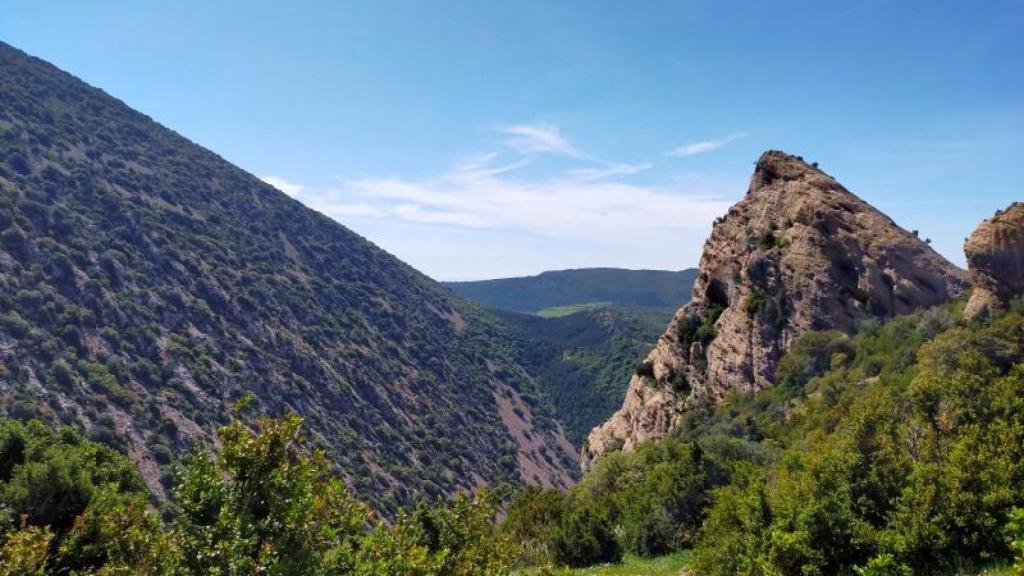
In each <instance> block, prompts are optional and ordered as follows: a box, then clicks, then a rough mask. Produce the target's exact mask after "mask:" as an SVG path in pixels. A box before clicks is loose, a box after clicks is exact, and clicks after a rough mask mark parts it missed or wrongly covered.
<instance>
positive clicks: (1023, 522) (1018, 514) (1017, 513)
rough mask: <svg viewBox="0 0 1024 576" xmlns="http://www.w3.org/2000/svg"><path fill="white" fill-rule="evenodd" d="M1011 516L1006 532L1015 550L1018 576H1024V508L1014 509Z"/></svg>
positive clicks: (1015, 566) (1015, 565) (1011, 547)
mask: <svg viewBox="0 0 1024 576" xmlns="http://www.w3.org/2000/svg"><path fill="white" fill-rule="evenodd" d="M1009 516H1010V518H1009V520H1008V521H1007V523H1006V528H1005V529H1004V532H1005V535H1006V539H1007V540H1008V541H1009V543H1010V549H1011V550H1013V554H1014V568H1016V570H1017V576H1024V508H1014V509H1013V510H1011V511H1010V514H1009Z"/></svg>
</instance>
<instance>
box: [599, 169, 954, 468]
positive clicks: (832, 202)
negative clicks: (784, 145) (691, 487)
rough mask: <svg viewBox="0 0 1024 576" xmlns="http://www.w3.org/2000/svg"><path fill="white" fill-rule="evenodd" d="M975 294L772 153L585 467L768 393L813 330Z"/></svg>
mask: <svg viewBox="0 0 1024 576" xmlns="http://www.w3.org/2000/svg"><path fill="white" fill-rule="evenodd" d="M965 286H966V282H965V278H964V273H963V271H961V270H960V269H958V268H957V267H956V266H954V265H953V264H951V263H950V262H948V261H947V260H945V259H944V258H943V257H942V256H940V255H939V254H937V253H936V252H935V251H933V250H932V249H931V248H930V247H929V246H928V245H927V244H926V243H925V242H923V241H922V240H920V239H918V238H917V237H916V236H915V235H914V234H911V233H910V232H907V231H906V230H904V229H902V228H900V227H899V226H897V225H896V224H895V223H894V222H893V221H892V220H890V219H889V218H888V217H887V216H885V215H884V214H882V213H881V212H879V211H878V210H876V209H875V208H873V207H872V206H870V205H868V204H867V203H866V202H864V201H863V200H861V199H860V198H858V197H857V196H855V195H854V194H852V193H851V192H849V191H848V190H846V189H845V188H843V187H842V186H841V185H840V184H839V183H838V182H836V181H835V180H834V179H833V178H832V177H830V176H829V175H827V174H825V173H824V172H822V171H820V170H818V169H817V168H816V167H812V166H810V165H807V164H805V163H804V162H803V161H802V160H801V159H799V158H797V157H794V156H790V155H788V154H785V153H782V152H776V151H771V152H767V153H765V154H764V155H762V156H761V158H760V159H759V160H758V163H757V168H756V170H755V171H754V175H753V177H752V178H751V181H750V187H749V190H748V191H747V194H746V197H745V198H744V199H743V200H742V201H740V202H739V203H737V204H736V205H735V206H733V207H732V208H730V209H729V212H728V214H726V215H725V216H724V217H723V218H720V219H719V220H718V221H717V222H716V223H715V226H714V228H713V230H712V232H711V237H710V238H709V239H708V240H707V242H706V243H705V245H704V253H703V255H702V257H701V261H700V266H699V274H698V277H697V282H696V284H695V285H694V289H693V297H692V300H691V302H690V303H689V304H687V305H686V306H684V307H683V308H682V309H680V310H679V311H678V312H677V313H676V316H675V318H674V319H673V321H672V323H671V325H670V326H669V328H668V330H666V331H665V333H664V334H663V335H662V336H661V338H660V339H659V342H658V344H657V346H656V347H655V349H654V350H652V351H651V353H650V354H649V355H648V357H647V360H646V361H645V363H644V364H643V365H641V367H640V368H639V369H638V371H637V374H635V375H634V376H633V377H632V380H631V382H630V385H629V389H628V391H627V393H626V399H625V401H624V403H623V406H622V408H621V409H620V410H619V411H618V412H617V413H616V414H615V415H614V416H612V418H610V419H609V420H608V421H607V422H605V423H604V424H602V425H601V426H599V427H597V428H595V429H594V430H593V431H592V432H591V433H590V436H589V438H588V440H587V442H586V444H585V445H584V447H583V450H582V463H583V466H584V469H586V468H587V467H588V466H589V464H590V463H591V462H592V461H593V460H594V459H595V458H597V457H599V456H600V455H601V454H603V453H605V452H607V451H609V450H615V449H618V448H625V449H630V448H632V447H633V446H634V445H635V444H637V443H638V442H643V441H646V440H651V439H657V438H661V437H663V436H665V435H666V434H667V433H668V432H669V430H670V429H671V428H672V426H673V424H674V423H675V422H676V421H677V420H678V418H679V416H680V415H681V414H682V412H683V411H684V410H686V408H687V406H693V405H697V404H701V403H714V402H716V401H718V400H719V399H720V398H721V397H722V396H723V395H724V394H725V392H727V391H729V390H733V389H745V390H751V389H762V388H764V387H767V386H770V385H771V384H772V382H773V377H774V372H775V365H776V363H777V362H778V360H779V358H780V357H781V355H782V354H783V352H784V351H785V350H786V349H787V348H788V346H789V345H790V344H791V343H792V342H793V340H794V339H795V338H796V337H797V336H798V335H800V334H801V333H803V332H806V331H809V330H828V329H837V330H841V331H844V332H847V333H852V332H853V331H855V330H856V328H857V327H858V324H859V323H860V322H861V321H863V320H865V319H868V318H889V317H892V316H896V315H899V314H905V313H908V312H910V311H912V310H914V309H915V308H918V307H921V306H930V305H933V304H936V303H939V302H943V301H946V300H948V299H950V298H951V297H953V296H955V295H958V294H959V293H960V292H962V291H963V290H964V288H965Z"/></svg>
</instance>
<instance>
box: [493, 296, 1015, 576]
mask: <svg viewBox="0 0 1024 576" xmlns="http://www.w3.org/2000/svg"><path fill="white" fill-rule="evenodd" d="M960 306H962V305H955V304H954V305H950V306H947V307H941V308H935V309H929V310H924V311H921V312H918V313H915V314H912V315H909V316H905V317H900V318H897V319H895V320H892V321H890V322H888V323H886V324H884V325H882V324H879V323H869V324H867V325H865V326H864V327H863V329H862V330H861V331H860V333H859V334H857V335H856V336H855V337H853V338H849V337H847V336H844V335H843V334H840V333H838V332H826V333H810V334H807V335H805V336H803V337H802V338H801V339H800V340H799V341H798V342H797V343H796V345H795V346H794V347H793V349H792V351H791V352H790V353H789V354H787V355H786V356H785V357H784V359H783V361H782V363H781V364H780V366H779V370H778V383H777V385H776V386H775V387H773V388H771V389H769V390H766V391H764V392H761V393H756V394H754V393H734V394H733V395H732V396H730V397H729V398H727V400H726V402H725V403H724V404H722V405H721V406H719V407H717V408H714V409H708V410H705V411H703V412H700V411H696V412H693V413H691V414H690V415H689V417H688V420H687V421H686V422H685V423H684V425H683V426H681V427H680V430H678V432H677V435H676V436H675V437H672V438H669V439H667V440H665V441H662V442H660V443H656V444H648V445H641V446H640V447H639V448H638V450H637V451H636V452H634V453H631V454H621V453H613V454H610V455H608V456H606V457H604V458H603V459H602V460H600V461H599V462H598V464H597V466H596V468H595V469H594V470H593V472H591V473H590V474H588V475H587V476H586V477H585V478H584V479H583V481H582V482H581V483H580V484H579V485H578V486H577V487H576V488H574V489H573V490H572V491H571V492H569V493H568V494H562V493H555V492H551V491H541V490H531V491H527V492H524V493H522V494H520V496H519V497H518V498H517V499H516V500H515V502H514V503H513V505H512V506H511V509H510V512H509V517H508V520H507V522H506V528H507V529H508V530H509V531H510V532H511V533H512V534H513V535H514V536H515V538H517V539H518V540H520V541H522V542H527V543H529V545H528V546H526V547H525V553H524V557H525V558H527V560H525V561H526V562H533V563H543V562H554V563H556V564H568V565H581V564H588V563H596V562H603V561H607V560H608V559H609V558H615V557H617V556H619V555H620V554H621V553H622V551H623V550H625V551H629V552H633V553H636V554H641V555H654V554H659V553H662V552H664V551H666V550H678V549H683V548H688V547H693V548H694V554H693V560H692V563H691V564H690V567H689V569H690V570H691V572H692V573H693V574H695V575H697V576H701V575H712V576H713V575H721V576H726V575H729V576H734V575H737V574H740V575H764V576H768V575H808V574H822V575H833V574H834V575H844V574H849V575H855V574H856V575H861V576H879V575H913V574H917V575H926V574H952V573H957V572H958V571H960V570H965V569H970V568H972V567H973V568H977V567H980V566H985V565H988V564H992V563H1000V562H1011V561H1012V558H1013V557H1014V555H1016V557H1017V562H1018V563H1019V564H1020V566H1021V568H1020V570H1021V571H1022V572H1024V543H1022V540H1024V304H1021V303H1020V302H1018V303H1017V305H1016V306H1015V307H1014V309H1013V310H1011V311H1010V312H1007V313H1003V314H1000V315H997V316H996V317H994V318H990V319H986V320H984V321H979V322H972V323H965V322H963V321H961V320H959V317H960V314H959V308H960ZM609 535H610V536H611V537H609ZM566 542H571V543H573V545H571V546H566V545H565V543H566ZM567 550H571V551H572V552H570V553H567Z"/></svg>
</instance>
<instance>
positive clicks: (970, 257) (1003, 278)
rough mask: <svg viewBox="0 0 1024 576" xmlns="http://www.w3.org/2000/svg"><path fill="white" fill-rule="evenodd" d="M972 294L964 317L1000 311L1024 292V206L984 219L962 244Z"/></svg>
mask: <svg viewBox="0 0 1024 576" xmlns="http://www.w3.org/2000/svg"><path fill="white" fill-rule="evenodd" d="M964 253H965V254H966V255H967V267H968V269H969V270H970V277H971V284H972V286H973V291H972V292H971V299H970V301H968V303H967V308H966V309H965V310H964V316H965V317H966V318H973V317H975V316H977V315H979V314H982V313H984V312H987V311H990V310H993V309H997V308H1001V307H1003V306H1005V305H1006V303H1007V301H1008V300H1009V299H1010V298H1012V297H1014V296H1016V295H1018V294H1021V293H1024V203H1022V202H1014V203H1013V204H1010V206H1009V207H1008V208H1007V209H1005V210H1001V211H999V212H996V214H995V216H993V217H992V218H989V219H988V220H985V221H984V222H982V223H981V225H979V226H978V229H977V230H975V231H974V233H973V234H971V237H970V238H968V239H967V242H966V243H965V244H964Z"/></svg>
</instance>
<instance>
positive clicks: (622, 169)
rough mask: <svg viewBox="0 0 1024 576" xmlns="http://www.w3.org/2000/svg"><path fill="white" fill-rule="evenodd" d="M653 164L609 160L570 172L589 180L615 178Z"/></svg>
mask: <svg viewBox="0 0 1024 576" xmlns="http://www.w3.org/2000/svg"><path fill="white" fill-rule="evenodd" d="M651 166H653V165H652V164H649V163H644V164H626V163H622V162H609V163H607V164H606V165H605V166H603V167H599V168H577V169H574V170H570V171H569V174H571V175H573V176H575V177H577V178H579V179H580V180H584V181H587V182H590V181H593V180H603V179H605V178H615V177H620V176H632V175H633V174H638V173H640V172H643V171H644V170H650V169H651Z"/></svg>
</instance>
